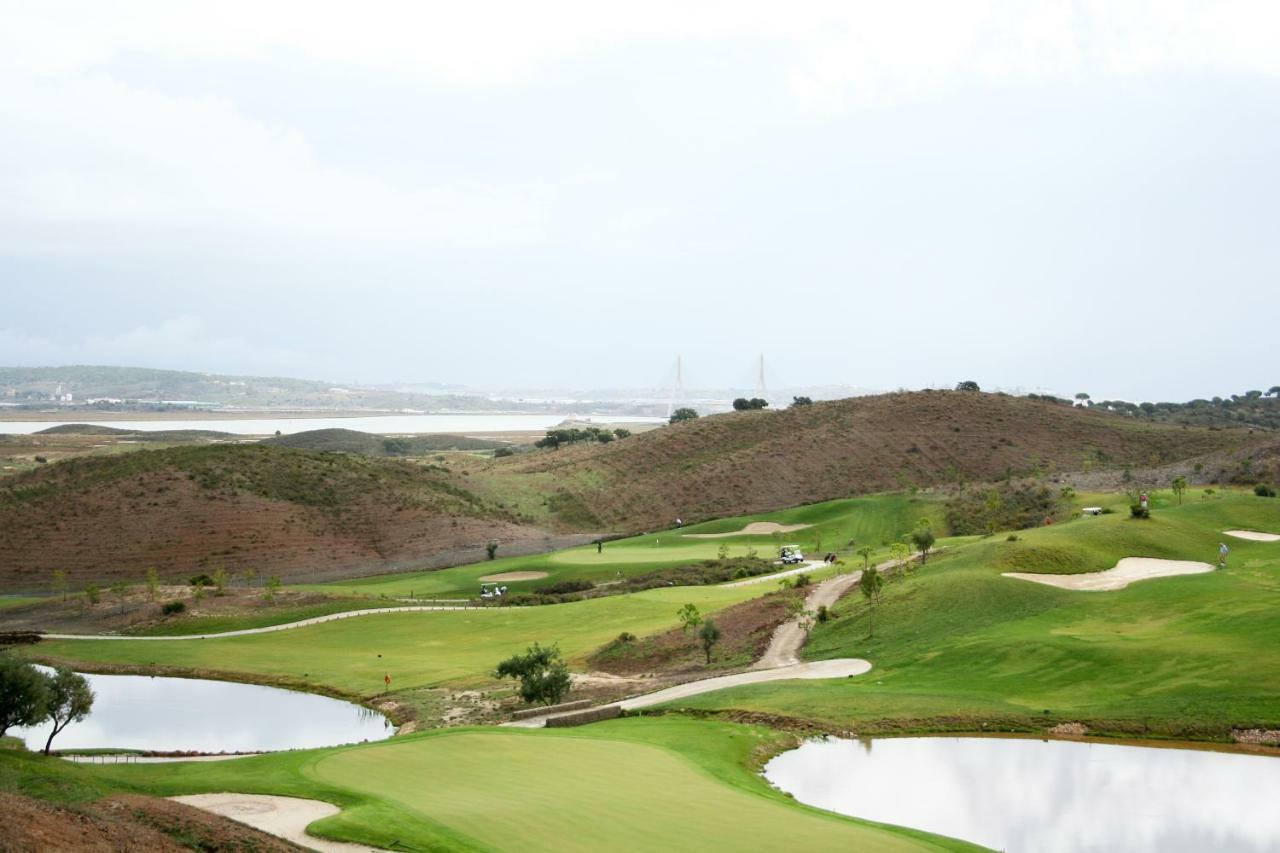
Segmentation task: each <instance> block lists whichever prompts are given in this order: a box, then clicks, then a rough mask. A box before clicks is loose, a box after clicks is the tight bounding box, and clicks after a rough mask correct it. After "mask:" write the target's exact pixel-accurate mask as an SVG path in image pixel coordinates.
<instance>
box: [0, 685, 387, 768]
mask: <svg viewBox="0 0 1280 853" xmlns="http://www.w3.org/2000/svg"><path fill="white" fill-rule="evenodd" d="M85 678H86V679H88V680H89V685H90V686H91V687H92V688H93V692H94V694H95V696H96V698H95V699H94V703H93V711H92V712H91V713H90V714H89V716H88V717H87V718H85V719H84V720H82V721H80V722H78V723H72V724H71V725H69V726H67V728H66V729H64V730H63V731H62V732H60V733H59V734H58V736H57V737H56V738H54V739H53V747H54V749H63V750H69V749H97V748H112V749H140V750H152V751H156V752H178V751H184V752H185V751H196V752H256V751H267V750H278V749H306V748H310V747H317V746H333V745H336V744H343V743H358V742H360V741H365V740H371V741H372V740H382V739H383V738H387V737H390V736H391V735H392V734H394V732H395V729H394V727H393V726H392V725H391V723H390V721H388V720H387V719H386V718H385V717H383V716H382V715H381V714H379V713H377V712H376V711H371V710H369V709H368V708H364V707H362V706H360V705H355V704H352V703H350V702H343V701H341V700H338V699H330V698H329V697H327V696H316V695H314V694H311V693H300V692H298V691H296V690H281V689H280V688H278V687H262V686H260V685H257V684H237V683H235V682H230V681H209V680H202V679H195V678H156V677H151V676H145V675H87V674H86V675H85ZM10 733H11V734H14V735H16V736H18V737H20V738H22V739H23V740H24V741H25V742H26V744H27V747H28V748H30V749H43V748H44V742H45V739H46V738H47V737H48V736H49V725H48V724H44V725H39V726H33V727H31V728H29V729H16V730H10Z"/></svg>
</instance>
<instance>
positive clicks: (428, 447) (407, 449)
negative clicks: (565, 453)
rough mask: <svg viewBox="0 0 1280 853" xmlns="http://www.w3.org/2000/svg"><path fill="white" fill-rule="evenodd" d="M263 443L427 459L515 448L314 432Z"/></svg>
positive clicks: (450, 439) (451, 438) (453, 438)
mask: <svg viewBox="0 0 1280 853" xmlns="http://www.w3.org/2000/svg"><path fill="white" fill-rule="evenodd" d="M261 443H262V444H271V445H275V446H278V447H296V448H301V449H303V450H321V451H341V452H343V453H358V454H360V455H362V456H424V455H426V454H428V453H434V452H436V451H440V450H496V449H498V448H499V447H510V446H511V445H510V444H509V443H508V442H505V441H491V440H488V439H483V438H468V437H467V436H463V435H444V434H432V435H408V436H383V435H372V434H370V433H367V432H359V431H357V430H353V429H312V430H307V431H305V432H298V433H294V434H293V435H279V436H276V437H274V438H268V439H264V440H263V441H262V442H261Z"/></svg>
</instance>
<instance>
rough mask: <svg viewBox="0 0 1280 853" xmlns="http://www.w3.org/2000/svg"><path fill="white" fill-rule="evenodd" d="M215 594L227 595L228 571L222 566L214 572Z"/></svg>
mask: <svg viewBox="0 0 1280 853" xmlns="http://www.w3.org/2000/svg"><path fill="white" fill-rule="evenodd" d="M213 594H214V595H226V594H227V570H226V569H225V568H223V567H222V566H217V567H215V568H214V570H213Z"/></svg>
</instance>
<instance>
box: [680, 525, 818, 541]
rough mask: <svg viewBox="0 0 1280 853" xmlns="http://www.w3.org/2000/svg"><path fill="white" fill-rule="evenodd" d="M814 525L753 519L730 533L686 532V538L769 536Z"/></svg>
mask: <svg viewBox="0 0 1280 853" xmlns="http://www.w3.org/2000/svg"><path fill="white" fill-rule="evenodd" d="M806 527H813V525H812V524H779V523H778V522H776V521H753V522H751V523H750V524H748V525H747V526H746V527H744V528H742V529H741V530H734V531H730V532H729V533H686V534H685V538H686V539H725V538H727V537H729V536H767V535H769V534H771V533H792V532H794V531H796V530H804V529H805V528H806Z"/></svg>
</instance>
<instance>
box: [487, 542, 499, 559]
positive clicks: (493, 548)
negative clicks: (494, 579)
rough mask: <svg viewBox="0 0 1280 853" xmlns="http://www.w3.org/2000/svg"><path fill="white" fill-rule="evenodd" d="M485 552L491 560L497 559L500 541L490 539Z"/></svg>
mask: <svg viewBox="0 0 1280 853" xmlns="http://www.w3.org/2000/svg"><path fill="white" fill-rule="evenodd" d="M484 552H485V554H487V555H488V556H489V559H490V560H492V559H494V558H495V557H497V556H498V540H497V539H490V540H489V541H488V543H486V544H485V546H484Z"/></svg>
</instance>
